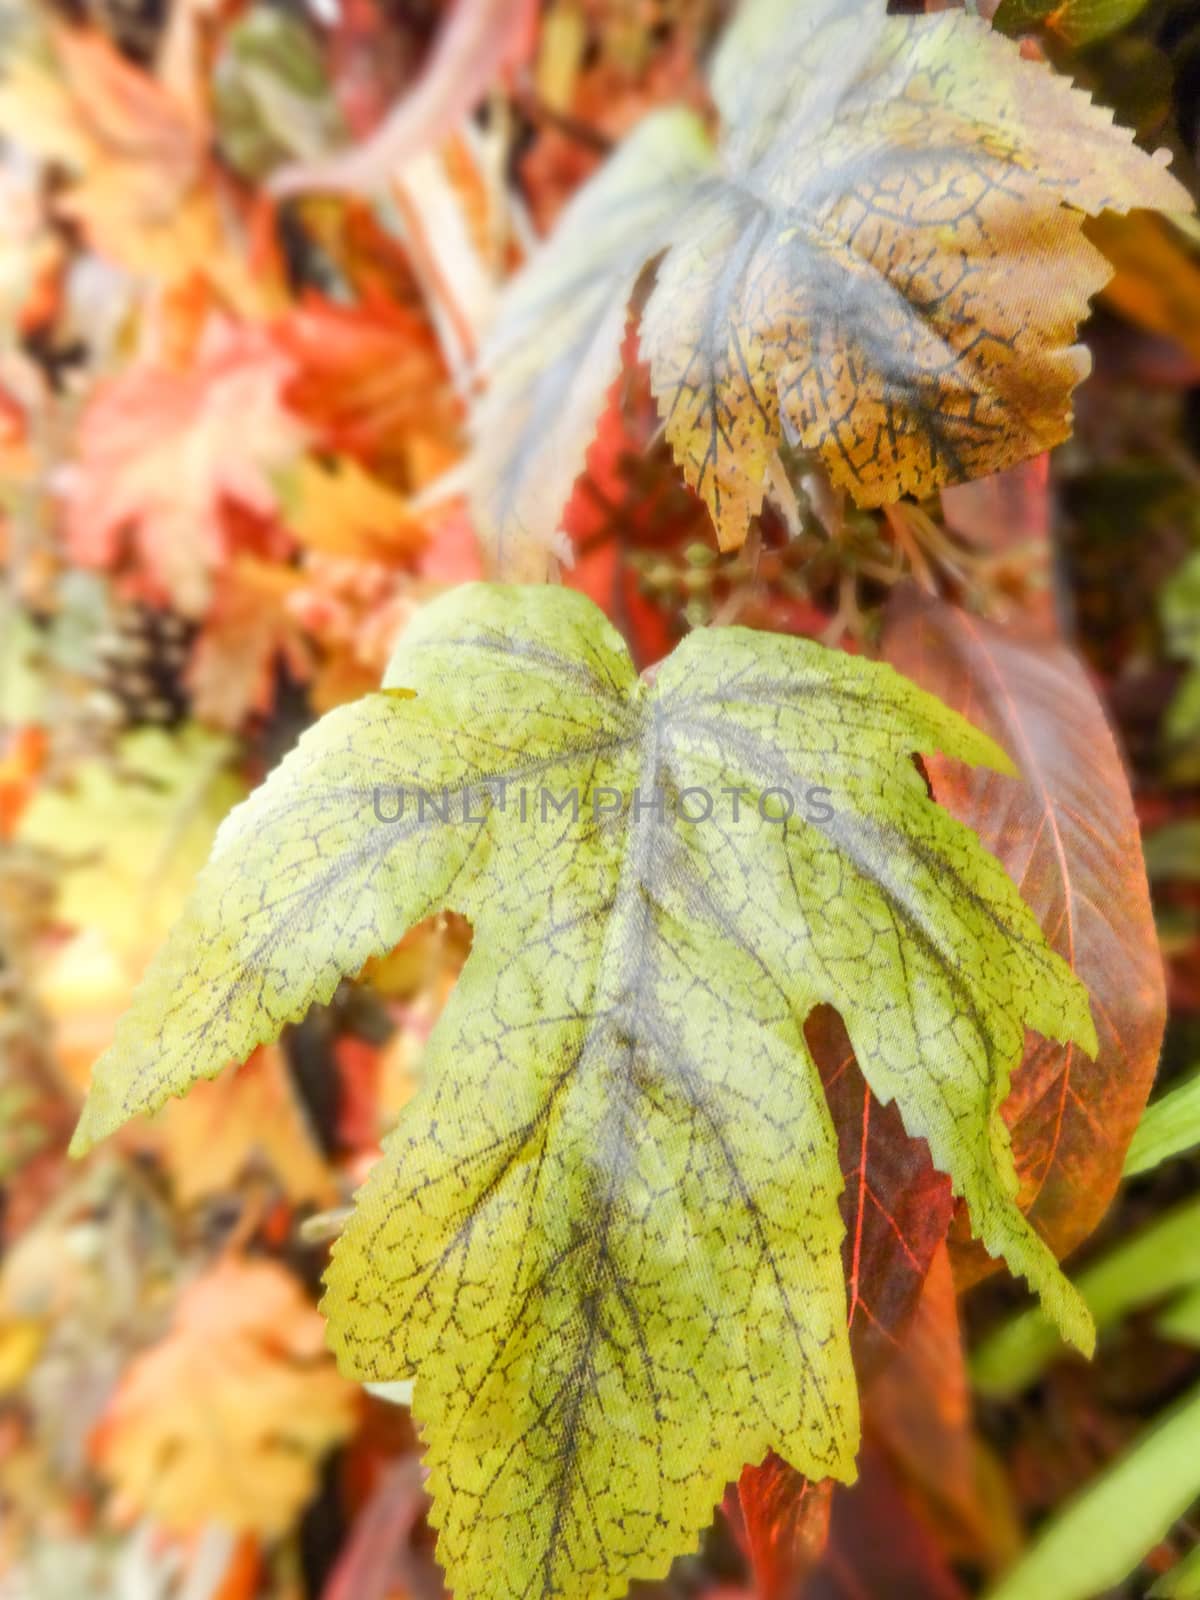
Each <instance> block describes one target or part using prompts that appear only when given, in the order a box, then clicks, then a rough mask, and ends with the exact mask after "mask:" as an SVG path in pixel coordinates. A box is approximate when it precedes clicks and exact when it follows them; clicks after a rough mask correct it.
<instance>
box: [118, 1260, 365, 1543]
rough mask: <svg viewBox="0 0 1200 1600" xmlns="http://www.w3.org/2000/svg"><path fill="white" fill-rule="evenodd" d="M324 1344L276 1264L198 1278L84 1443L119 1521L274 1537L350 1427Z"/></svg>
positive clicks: (237, 1263) (349, 1400)
mask: <svg viewBox="0 0 1200 1600" xmlns="http://www.w3.org/2000/svg"><path fill="white" fill-rule="evenodd" d="M323 1342H324V1341H323V1327H322V1323H321V1317H320V1314H319V1313H318V1312H317V1310H316V1309H315V1307H313V1306H311V1305H310V1304H309V1303H308V1302H307V1301H306V1300H305V1298H304V1295H303V1293H302V1292H301V1290H300V1287H299V1285H298V1284H297V1283H296V1281H295V1279H294V1278H292V1277H291V1276H290V1274H288V1273H287V1272H285V1271H284V1269H283V1268H282V1267H280V1266H277V1265H276V1264H275V1263H274V1262H269V1261H241V1260H238V1259H237V1258H234V1257H229V1258H227V1259H225V1260H223V1261H221V1262H219V1263H218V1264H217V1266H215V1267H214V1268H212V1269H211V1270H210V1271H209V1272H208V1273H206V1274H205V1276H203V1277H202V1278H198V1279H197V1280H196V1281H195V1282H194V1283H192V1284H191V1285H190V1286H189V1288H188V1289H186V1290H185V1291H184V1293H183V1295H182V1296H181V1297H180V1300H179V1303H178V1305H177V1307H176V1310H175V1318H174V1323H173V1326H172V1328H171V1331H170V1332H169V1333H168V1334H167V1336H166V1338H165V1339H164V1340H163V1341H162V1342H161V1343H160V1344H157V1345H155V1346H153V1347H152V1348H151V1349H149V1350H147V1351H145V1352H144V1353H143V1354H142V1355H141V1356H139V1357H137V1358H136V1360H135V1361H133V1363H132V1364H131V1365H130V1366H129V1368H128V1369H127V1370H126V1372H125V1374H124V1375H123V1377H122V1379H121V1383H120V1385H119V1386H118V1388H117V1391H116V1394H115V1395H114V1397H113V1399H112V1402H111V1404H110V1405H109V1408H108V1410H107V1413H106V1414H105V1417H104V1419H103V1421H102V1423H101V1424H100V1427H99V1428H98V1429H97V1431H96V1433H95V1435H94V1437H93V1444H92V1448H93V1454H94V1456H95V1459H96V1462H97V1465H98V1466H99V1468H100V1470H101V1472H102V1474H103V1475H104V1477H105V1478H106V1479H107V1480H108V1481H109V1482H110V1483H111V1484H112V1485H113V1486H114V1487H115V1489H116V1491H117V1495H118V1505H119V1509H120V1510H122V1511H124V1512H125V1513H126V1514H140V1513H144V1512H149V1513H150V1514H151V1515H152V1516H154V1517H155V1518H156V1519H157V1520H158V1521H159V1522H161V1523H162V1524H163V1525H164V1526H165V1527H167V1528H171V1529H175V1530H179V1531H184V1532H186V1531H189V1530H192V1529H196V1528H199V1527H202V1526H203V1525H204V1524H205V1523H206V1522H219V1523H221V1524H222V1525H224V1526H225V1527H228V1528H234V1529H245V1530H253V1531H255V1532H258V1533H262V1534H267V1535H271V1534H279V1533H282V1532H283V1531H284V1530H285V1529H286V1528H287V1527H288V1526H289V1525H290V1524H291V1522H292V1520H293V1519H294V1518H295V1516H296V1515H297V1514H298V1512H299V1511H300V1509H301V1508H302V1506H303V1505H304V1504H305V1502H306V1501H307V1500H308V1499H309V1498H310V1497H311V1495H312V1493H313V1490H314V1489H315V1488H316V1482H317V1466H318V1463H319V1462H320V1460H321V1458H322V1456H323V1455H324V1454H325V1453H326V1451H328V1450H329V1449H331V1448H332V1446H333V1445H335V1444H337V1443H338V1441H339V1440H341V1439H343V1438H345V1436H346V1435H347V1434H348V1433H349V1432H350V1431H351V1429H352V1428H353V1426H354V1421H355V1414H356V1409H357V1407H356V1396H355V1393H354V1390H353V1388H352V1387H351V1386H350V1385H349V1384H347V1383H346V1382H345V1381H344V1380H343V1379H341V1378H339V1377H338V1375H337V1373H336V1372H335V1371H334V1369H333V1364H332V1362H331V1361H329V1360H328V1358H327V1357H326V1356H325V1355H324V1352H323Z"/></svg>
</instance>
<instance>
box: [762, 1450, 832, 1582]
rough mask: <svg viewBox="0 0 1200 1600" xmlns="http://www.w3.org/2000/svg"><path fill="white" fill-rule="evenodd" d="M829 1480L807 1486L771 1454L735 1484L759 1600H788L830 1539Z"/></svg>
mask: <svg viewBox="0 0 1200 1600" xmlns="http://www.w3.org/2000/svg"><path fill="white" fill-rule="evenodd" d="M832 1506H833V1481H832V1479H829V1478H826V1479H824V1480H823V1481H822V1482H820V1483H810V1482H809V1480H808V1479H807V1478H805V1477H804V1476H803V1475H802V1474H801V1473H799V1472H797V1471H796V1469H795V1468H794V1467H789V1466H788V1464H787V1462H786V1461H781V1460H780V1458H779V1457H778V1456H777V1455H775V1454H774V1453H772V1454H771V1455H769V1456H768V1457H767V1459H766V1460H765V1461H764V1462H763V1464H762V1465H761V1466H760V1467H747V1468H746V1470H745V1472H743V1473H742V1476H741V1478H740V1480H739V1482H738V1518H739V1519H740V1524H741V1525H740V1528H739V1533H740V1535H741V1540H742V1543H743V1544H744V1546H745V1550H746V1554H747V1556H748V1558H749V1561H750V1568H751V1571H752V1572H753V1574H754V1592H755V1594H756V1595H757V1596H758V1597H759V1600H787V1597H788V1596H790V1595H794V1594H796V1593H797V1591H798V1589H799V1587H800V1586H801V1585H802V1584H803V1582H804V1580H805V1578H806V1577H807V1576H808V1574H809V1573H810V1572H811V1571H812V1570H813V1568H814V1567H815V1566H816V1564H817V1562H818V1561H819V1560H820V1558H821V1552H822V1550H824V1548H825V1542H826V1540H827V1539H828V1537H829V1513H830V1511H831V1509H832Z"/></svg>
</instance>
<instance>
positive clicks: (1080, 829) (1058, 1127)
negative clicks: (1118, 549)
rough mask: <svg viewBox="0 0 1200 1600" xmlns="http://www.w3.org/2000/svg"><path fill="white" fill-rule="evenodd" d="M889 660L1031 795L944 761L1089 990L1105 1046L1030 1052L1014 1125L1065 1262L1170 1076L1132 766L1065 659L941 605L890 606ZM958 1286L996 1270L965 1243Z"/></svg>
mask: <svg viewBox="0 0 1200 1600" xmlns="http://www.w3.org/2000/svg"><path fill="white" fill-rule="evenodd" d="M884 653H885V655H886V656H887V659H888V660H890V661H891V662H892V664H893V665H894V666H897V667H899V669H900V670H901V671H902V672H905V673H907V674H908V675H909V676H910V677H912V678H913V679H915V681H916V682H917V683H919V684H921V685H922V687H924V688H926V689H930V690H932V691H933V693H935V694H937V695H940V696H941V697H942V698H943V699H944V700H945V701H946V702H947V703H948V704H950V705H952V706H954V707H955V708H956V709H958V710H960V711H962V712H963V713H964V715H965V716H967V717H969V718H970V719H971V721H972V722H974V723H975V724H976V726H978V727H979V728H981V729H983V730H984V731H985V732H987V733H990V734H991V735H992V736H993V737H994V738H995V739H997V740H998V742H999V743H1000V744H1001V745H1002V746H1004V748H1005V749H1007V750H1008V752H1009V753H1010V755H1011V756H1012V757H1013V760H1014V761H1015V762H1016V764H1017V766H1018V768H1019V769H1020V771H1021V774H1022V780H1023V781H1020V782H1018V781H1015V780H1013V779H1011V778H1004V777H1000V776H999V775H997V774H995V773H983V772H974V773H968V772H967V771H966V770H965V769H964V768H962V767H960V766H958V765H956V764H954V763H952V762H949V761H946V760H945V759H943V758H940V757H938V758H933V759H930V760H929V761H927V763H926V770H927V772H928V776H929V780H930V782H931V784H932V785H933V790H934V793H935V795H936V797H937V799H938V800H939V801H940V802H941V804H942V805H944V806H945V807H946V808H947V809H948V810H950V811H951V812H952V813H953V814H954V815H955V816H957V817H959V818H960V819H961V820H962V821H964V822H966V823H968V824H969V825H970V826H971V827H972V828H974V829H975V830H976V831H977V832H978V833H979V835H980V837H981V839H982V840H983V842H984V844H986V845H987V847H988V848H989V849H990V850H991V851H992V852H993V853H994V854H995V855H996V856H998V857H999V859H1000V860H1001V861H1002V862H1003V863H1004V865H1005V867H1006V868H1007V870H1008V871H1009V872H1010V874H1011V875H1012V877H1013V878H1014V879H1015V881H1016V882H1017V884H1018V885H1019V887H1020V889H1021V893H1022V895H1023V896H1024V898H1025V899H1026V901H1027V902H1028V903H1029V904H1030V905H1031V906H1032V907H1033V909H1034V911H1035V912H1036V914H1037V916H1038V920H1039V921H1040V923H1041V925H1042V928H1043V930H1044V932H1045V934H1046V936H1047V938H1048V939H1049V941H1050V943H1051V945H1052V947H1053V948H1054V949H1055V950H1056V951H1057V952H1058V953H1059V954H1060V955H1062V956H1063V957H1064V958H1065V959H1066V960H1068V961H1069V962H1070V963H1071V965H1072V967H1073V968H1074V969H1075V971H1076V972H1077V973H1078V974H1079V976H1080V977H1081V978H1082V979H1083V981H1084V982H1085V983H1086V984H1087V986H1088V990H1089V993H1090V994H1091V997H1092V1011H1093V1015H1094V1017H1095V1020H1096V1026H1097V1031H1098V1033H1099V1038H1100V1048H1099V1052H1098V1054H1097V1056H1096V1058H1095V1060H1094V1061H1093V1060H1091V1059H1089V1058H1088V1057H1087V1056H1086V1055H1085V1054H1084V1053H1083V1052H1082V1051H1081V1050H1079V1049H1077V1048H1076V1047H1075V1046H1074V1045H1067V1046H1062V1045H1057V1044H1052V1043H1050V1042H1048V1041H1046V1040H1044V1039H1041V1038H1037V1039H1032V1038H1031V1040H1030V1043H1029V1047H1028V1049H1027V1051H1026V1055H1025V1059H1024V1061H1023V1063H1022V1065H1021V1066H1020V1067H1019V1068H1018V1070H1017V1072H1016V1073H1015V1074H1014V1077H1013V1088H1012V1093H1011V1094H1010V1096H1009V1098H1008V1100H1007V1101H1006V1103H1005V1106H1004V1117H1005V1121H1006V1122H1007V1124H1008V1126H1009V1128H1010V1130H1011V1133H1012V1140H1013V1152H1014V1155H1015V1158H1016V1164H1017V1171H1018V1174H1019V1176H1020V1180H1021V1203H1022V1205H1023V1207H1024V1208H1025V1209H1026V1211H1027V1212H1028V1214H1029V1216H1030V1219H1031V1220H1032V1221H1033V1223H1034V1224H1035V1226H1036V1227H1037V1228H1038V1231H1039V1232H1040V1233H1041V1234H1042V1236H1043V1237H1044V1238H1045V1239H1046V1241H1047V1243H1049V1244H1050V1246H1051V1248H1052V1249H1054V1250H1055V1251H1056V1252H1057V1253H1058V1254H1060V1255H1065V1254H1066V1253H1067V1252H1068V1251H1069V1250H1071V1249H1073V1248H1074V1246H1075V1245H1077V1244H1078V1243H1079V1242H1080V1240H1082V1239H1084V1238H1086V1237H1087V1235H1088V1234H1089V1233H1090V1232H1091V1230H1092V1229H1093V1228H1094V1227H1095V1226H1096V1223H1097V1222H1098V1221H1099V1220H1100V1218H1101V1217H1102V1216H1103V1214H1104V1212H1105V1210H1106V1209H1107V1207H1108V1203H1109V1201H1110V1200H1111V1198H1112V1195H1113V1192H1114V1190H1115V1189H1116V1186H1117V1183H1118V1181H1119V1179H1120V1175H1121V1165H1122V1161H1123V1159H1124V1155H1125V1150H1126V1147H1127V1145H1128V1144H1129V1140H1130V1138H1131V1137H1132V1134H1133V1130H1134V1127H1135V1126H1136V1124H1137V1121H1138V1118H1139V1116H1140V1115H1141V1111H1142V1108H1143V1106H1144V1105H1145V1102H1146V1098H1147V1096H1148V1094H1149V1091H1150V1085H1151V1083H1152V1081H1153V1078H1154V1070H1155V1065H1156V1063H1157V1061H1158V1051H1159V1045H1160V1043H1161V1041H1162V1032H1163V1025H1164V1018H1165V1000H1164V993H1163V974H1162V964H1161V961H1160V959H1159V954H1158V945H1157V941H1156V938H1155V932H1154V923H1153V920H1152V917H1151V912H1150V899H1149V892H1148V889H1147V885H1146V873H1145V868H1144V866H1143V863H1142V853H1141V843H1140V838H1139V834H1138V826H1137V819H1136V817H1135V815H1134V810H1133V802H1132V798H1131V796H1130V793H1129V785H1128V782H1127V780H1126V777H1125V773H1124V769H1123V767H1122V764H1121V757H1120V755H1119V753H1118V751H1117V748H1116V745H1115V743H1114V742H1113V737H1112V734H1111V733H1110V732H1109V729H1108V725H1107V723H1106V722H1105V718H1104V712H1103V709H1102V708H1101V705H1100V702H1099V701H1098V700H1097V698H1096V695H1095V693H1094V692H1093V690H1092V688H1091V685H1090V684H1089V682H1088V679H1087V676H1086V674H1085V672H1084V670H1083V668H1082V666H1081V665H1080V664H1079V662H1078V661H1077V660H1076V659H1075V657H1074V656H1073V655H1072V654H1071V653H1070V652H1069V651H1068V650H1066V649H1065V648H1063V647H1061V646H1054V645H1050V644H1046V643H1031V642H1029V641H1026V640H1023V639H1022V638H1020V637H1018V636H1016V635H1015V634H1011V633H1006V632H1004V631H1003V630H1002V629H1000V628H998V627H995V626H994V625H989V624H987V623H985V622H982V621H980V620H978V619H976V618H973V617H969V616H967V615H966V613H964V612H962V611H958V610H956V609H955V608H953V607H951V606H948V605H945V604H943V603H941V602H940V601H937V600H931V599H926V598H924V597H918V596H916V595H915V594H912V593H909V594H906V595H903V596H898V597H897V599H896V600H895V601H894V602H893V605H892V607H891V610H890V614H889V617H888V621H887V626H886V630H885V635H884ZM955 1264H956V1271H958V1272H959V1273H960V1275H961V1280H962V1281H966V1282H972V1281H974V1280H975V1279H976V1278H978V1277H980V1276H982V1275H983V1274H984V1273H985V1272H986V1271H987V1270H989V1261H988V1258H987V1257H986V1256H985V1255H984V1254H983V1252H982V1251H980V1250H979V1249H978V1248H976V1247H974V1246H972V1245H970V1244H967V1243H965V1242H963V1243H956V1248H955Z"/></svg>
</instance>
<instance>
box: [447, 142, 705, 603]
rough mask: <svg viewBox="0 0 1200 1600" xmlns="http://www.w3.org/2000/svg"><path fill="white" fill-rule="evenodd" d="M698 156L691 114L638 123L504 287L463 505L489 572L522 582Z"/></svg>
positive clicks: (547, 538)
mask: <svg viewBox="0 0 1200 1600" xmlns="http://www.w3.org/2000/svg"><path fill="white" fill-rule="evenodd" d="M710 160H711V149H710V146H709V143H708V138H707V135H706V134H705V132H704V128H703V125H702V124H701V122H700V121H699V119H698V118H697V117H696V116H695V115H694V113H692V112H690V111H663V112H659V113H657V114H656V115H654V116H650V117H647V118H646V119H645V121H644V122H642V123H641V124H640V126H639V127H638V128H637V129H636V130H635V131H634V132H633V133H632V134H631V135H630V137H629V138H628V139H627V140H625V142H624V143H623V144H622V145H621V146H620V147H619V149H618V150H617V152H616V154H615V155H614V156H613V157H612V159H611V160H610V161H609V162H608V163H607V164H606V165H605V166H604V167H603V168H601V170H600V172H599V173H598V174H597V175H596V177H595V178H593V179H592V181H591V182H590V183H588V184H586V185H585V186H584V188H583V189H581V190H580V192H579V193H578V194H577V195H576V197H575V198H574V199H573V200H572V202H571V204H570V205H569V206H568V207H567V208H566V210H565V211H564V212H563V215H562V217H561V218H560V220H559V225H558V233H557V234H556V236H555V239H554V241H552V242H551V244H550V245H548V246H546V247H544V248H543V250H542V252H541V254H540V255H538V256H537V257H535V262H534V265H532V266H531V267H530V268H529V269H528V270H527V271H526V272H525V273H523V274H522V275H520V276H518V277H517V278H516V279H515V280H514V282H513V284H512V285H511V287H510V288H509V290H508V292H507V294H506V296H505V299H504V303H503V305H502V307H501V310H500V315H499V320H498V327H497V329H496V331H495V333H494V334H493V336H492V340H491V345H490V348H489V351H488V355H487V360H488V364H489V366H490V368H491V372H492V380H491V383H490V385H489V387H488V390H487V392H486V394H485V395H484V397H483V399H482V401H481V402H480V404H479V405H478V407H477V408H476V411H475V413H474V415H473V417H472V436H473V440H474V466H473V470H474V474H475V476H474V502H475V512H476V517H477V520H478V522H479V524H480V527H481V529H482V530H483V531H484V532H485V534H486V535H488V536H489V537H490V539H491V542H492V544H493V545H494V548H495V554H496V559H497V563H498V565H499V566H500V567H501V568H502V570H504V571H506V572H509V573H518V574H519V571H520V569H521V567H522V566H523V565H528V566H532V567H533V568H534V569H535V571H536V568H537V565H538V561H539V557H544V554H545V551H546V549H547V548H548V547H549V546H550V545H551V543H552V540H553V535H554V533H555V532H556V530H557V528H558V525H559V516H560V513H561V511H562V508H563V506H564V505H565V504H566V502H567V499H568V497H569V495H570V492H571V486H572V484H573V483H574V482H575V480H576V478H577V477H578V476H579V473H580V471H581V470H582V468H583V465H584V460H585V458H586V454H587V448H588V445H589V443H590V441H591V439H592V436H593V434H594V433H595V430H596V424H597V422H598V420H599V418H600V415H601V412H602V411H603V409H604V402H605V398H606V396H607V395H608V392H609V390H610V388H611V387H612V384H613V383H614V381H615V380H616V378H617V375H618V373H619V372H620V370H621V345H622V342H623V340H624V337H625V327H626V322H627V320H628V301H629V297H630V295H631V294H632V292H633V288H634V285H635V283H636V282H637V280H638V278H639V277H640V275H641V272H642V268H643V266H644V264H645V262H646V260H647V258H648V256H653V255H654V254H656V253H657V252H658V251H659V250H661V249H663V247H664V246H665V245H666V244H667V242H668V238H669V231H668V230H669V226H670V223H671V222H672V220H673V219H674V217H675V216H676V215H677V214H678V211H679V208H680V206H681V205H682V204H683V201H684V197H685V196H687V195H689V194H691V193H693V192H694V189H695V185H696V184H697V183H698V181H699V180H700V178H701V176H702V174H703V173H704V171H705V169H706V167H707V165H708V163H709V161H710Z"/></svg>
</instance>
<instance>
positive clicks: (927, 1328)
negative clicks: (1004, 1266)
mask: <svg viewBox="0 0 1200 1600" xmlns="http://www.w3.org/2000/svg"><path fill="white" fill-rule="evenodd" d="M863 1411H864V1426H865V1427H866V1430H867V1432H868V1433H869V1434H870V1435H871V1437H872V1438H874V1439H875V1440H876V1441H878V1442H879V1443H880V1444H881V1445H882V1447H883V1449H884V1450H885V1451H886V1452H887V1455H888V1457H889V1459H890V1460H891V1461H892V1464H893V1466H894V1467H895V1469H896V1471H897V1473H898V1474H899V1475H900V1476H901V1477H902V1479H903V1481H904V1483H905V1485H906V1487H907V1488H908V1490H909V1492H910V1494H913V1495H914V1496H915V1497H917V1498H918V1499H919V1501H920V1503H921V1504H922V1505H923V1506H924V1507H925V1509H926V1511H927V1515H928V1518H929V1520H930V1521H931V1522H933V1523H934V1524H935V1526H937V1527H938V1529H939V1531H940V1532H941V1533H942V1535H943V1542H945V1543H948V1544H951V1545H952V1546H955V1547H956V1548H959V1549H961V1550H963V1551H964V1553H967V1554H970V1553H972V1552H977V1551H978V1550H979V1549H981V1548H982V1549H985V1550H986V1549H987V1548H988V1545H989V1543H990V1540H989V1533H990V1530H989V1529H988V1527H987V1525H986V1522H985V1519H984V1517H983V1513H982V1509H981V1505H980V1501H979V1497H978V1495H977V1493H976V1488H975V1449H974V1441H973V1439H972V1437H971V1410H970V1393H969V1386H968V1379H967V1368H966V1360H965V1358H964V1354H963V1346H962V1335H961V1332H960V1330H959V1324H958V1307H957V1303H956V1299H955V1289H954V1274H953V1271H952V1269H951V1264H950V1253H949V1251H948V1250H947V1248H946V1244H945V1241H943V1242H942V1244H941V1245H940V1246H939V1247H938V1249H937V1251H936V1252H935V1254H934V1258H933V1262H932V1264H931V1266H930V1268H929V1272H928V1274H927V1276H926V1278H925V1283H924V1287H923V1290H922V1293H921V1297H920V1300H919V1302H918V1305H917V1308H916V1314H915V1315H914V1316H913V1317H912V1319H911V1321H910V1322H909V1324H908V1326H907V1328H906V1329H905V1332H904V1335H903V1338H902V1340H901V1342H900V1348H899V1350H898V1351H897V1353H896V1356H895V1359H894V1360H893V1361H890V1362H889V1363H888V1364H887V1365H886V1366H885V1367H884V1368H883V1370H882V1371H881V1372H880V1373H879V1374H878V1375H877V1376H876V1377H875V1379H874V1380H873V1381H872V1382H871V1384H870V1385H869V1387H868V1388H867V1390H866V1392H865V1393H864V1396H863Z"/></svg>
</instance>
